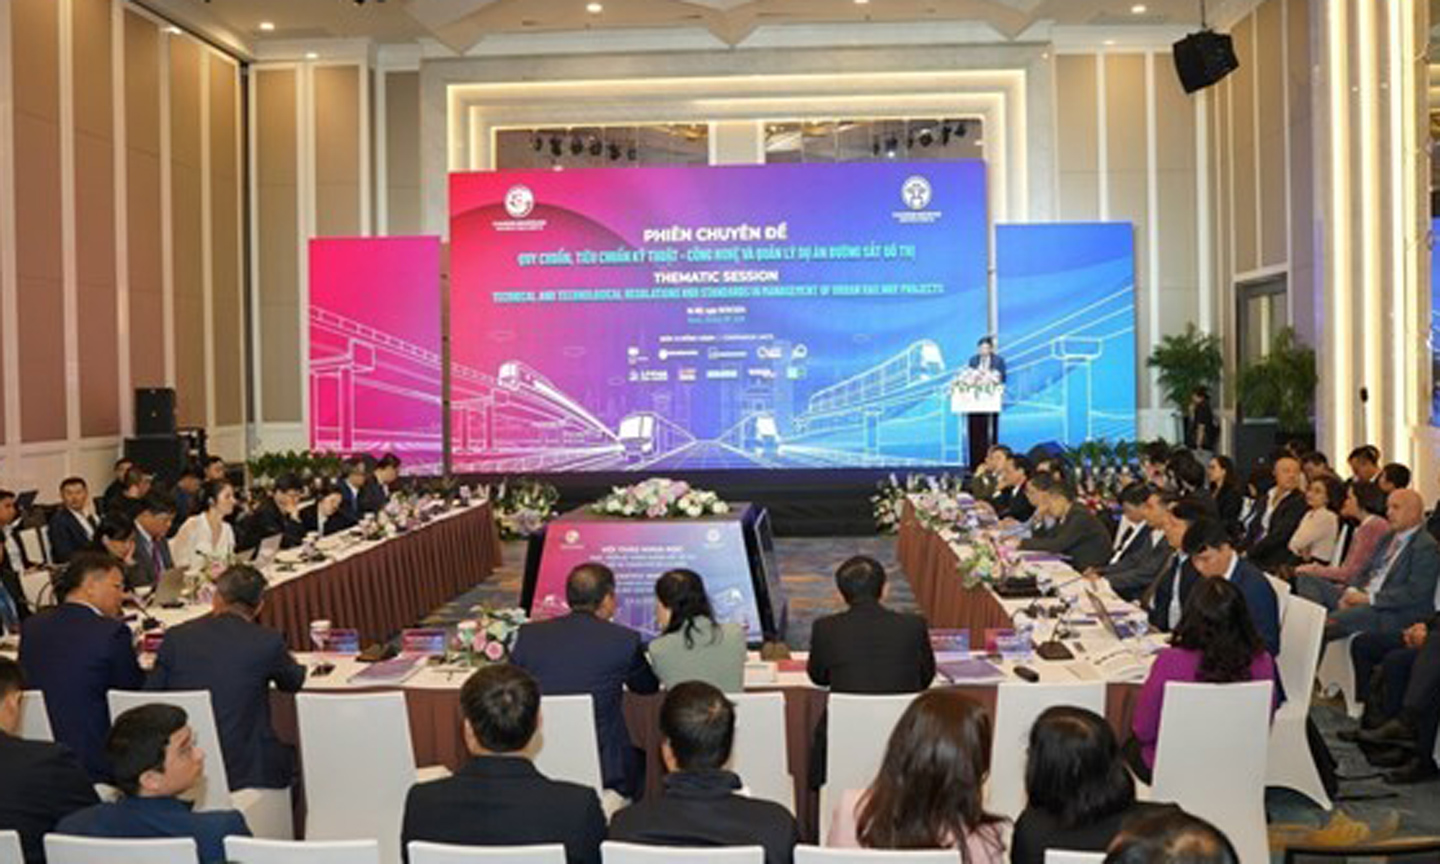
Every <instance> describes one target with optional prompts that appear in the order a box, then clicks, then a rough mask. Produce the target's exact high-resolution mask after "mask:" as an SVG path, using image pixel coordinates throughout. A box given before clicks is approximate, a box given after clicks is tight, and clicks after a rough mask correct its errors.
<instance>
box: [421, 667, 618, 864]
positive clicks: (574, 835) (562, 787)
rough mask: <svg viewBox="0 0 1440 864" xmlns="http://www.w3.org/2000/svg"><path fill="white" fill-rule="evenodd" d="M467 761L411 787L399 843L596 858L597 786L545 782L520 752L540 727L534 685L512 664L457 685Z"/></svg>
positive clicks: (580, 862) (576, 861) (601, 823)
mask: <svg viewBox="0 0 1440 864" xmlns="http://www.w3.org/2000/svg"><path fill="white" fill-rule="evenodd" d="M460 709H461V711H462V712H463V714H464V720H465V723H464V735H465V748H466V749H467V750H468V751H469V752H470V761H469V762H466V763H465V764H464V765H463V766H461V768H460V770H459V771H458V772H456V773H455V775H454V776H452V777H447V778H445V779H444V780H436V781H434V782H432V783H420V784H417V785H415V786H412V787H410V794H409V796H407V797H406V799H405V822H404V827H403V828H402V829H401V837H400V839H401V848H402V849H408V848H409V846H410V842H411V841H413V840H420V841H423V842H427V843H450V844H454V845H457V846H527V845H536V844H542V843H563V844H565V860H566V861H567V862H568V864H599V862H600V844H601V843H602V842H604V840H605V814H604V813H603V812H602V811H601V810H600V800H599V799H598V798H597V797H596V796H595V790H594V789H591V788H589V787H587V786H580V785H577V784H575V783H565V782H561V781H558V780H551V779H549V778H547V777H545V776H544V775H543V774H541V773H540V772H539V771H537V770H536V769H535V766H534V764H532V763H531V762H530V759H529V758H527V757H526V755H525V752H526V750H527V749H528V748H529V746H530V742H531V739H533V738H534V737H535V733H536V731H537V730H538V729H539V727H540V685H539V684H537V683H536V682H535V679H534V678H531V677H530V675H529V674H528V673H527V672H526V671H525V670H524V669H521V668H519V667H518V666H513V665H508V664H506V665H496V666H485V667H482V668H480V669H478V670H476V671H475V673H474V674H472V675H471V676H470V678H469V679H468V680H467V681H466V682H465V686H464V687H463V688H461V690H460Z"/></svg>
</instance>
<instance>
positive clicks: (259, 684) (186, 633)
mask: <svg viewBox="0 0 1440 864" xmlns="http://www.w3.org/2000/svg"><path fill="white" fill-rule="evenodd" d="M264 594H265V575H264V574H263V573H261V572H260V571H259V570H256V569H255V568H254V567H247V566H245V565H243V564H241V565H236V566H234V567H231V568H229V569H228V570H226V571H225V572H224V573H222V574H220V578H219V579H218V580H216V582H215V600H214V605H213V607H212V610H211V612H210V614H209V615H207V616H205V617H204V618H199V619H196V620H194V621H189V622H187V623H185V624H181V625H180V626H178V627H175V628H172V629H171V630H170V631H169V632H167V633H166V634H165V641H163V642H161V643H160V651H159V653H158V654H157V655H156V657H155V669H154V670H153V671H152V672H151V673H150V680H149V681H148V682H147V683H146V689H149V690H209V691H210V703H211V705H212V706H213V707H214V709H215V722H216V725H217V726H218V727H219V732H220V751H221V752H220V753H212V754H211V757H212V758H214V757H217V756H222V755H223V757H224V759H225V775H226V777H227V778H228V779H229V781H230V788H231V789H285V788H288V787H289V786H290V784H291V782H293V781H294V779H295V752H294V749H293V748H292V747H290V746H288V745H286V744H283V743H281V741H280V739H278V738H276V737H275V730H274V727H273V725H272V724H271V722H270V688H271V685H272V684H273V685H274V687H275V689H276V690H278V691H280V692H281V693H295V692H298V691H299V690H300V688H301V687H302V686H303V685H304V684H305V667H304V666H301V665H300V664H299V663H297V662H295V658H294V657H291V656H290V651H289V649H287V648H286V647H285V639H284V637H282V636H281V635H280V634H279V633H277V632H275V631H274V630H267V629H265V628H264V627H261V626H260V625H259V624H257V623H255V617H256V616H257V615H259V614H260V607H261V606H262V605H263V604H264Z"/></svg>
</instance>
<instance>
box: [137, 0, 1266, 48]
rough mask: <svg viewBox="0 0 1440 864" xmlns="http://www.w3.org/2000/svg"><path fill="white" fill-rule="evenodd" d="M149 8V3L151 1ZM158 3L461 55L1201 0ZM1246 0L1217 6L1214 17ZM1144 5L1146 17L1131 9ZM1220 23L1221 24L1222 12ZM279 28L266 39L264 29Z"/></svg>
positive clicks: (981, 21)
mask: <svg viewBox="0 0 1440 864" xmlns="http://www.w3.org/2000/svg"><path fill="white" fill-rule="evenodd" d="M142 2H145V0H142ZM601 2H602V3H603V5H604V10H603V11H602V12H601V13H599V14H592V13H590V12H588V11H586V4H587V0H367V2H364V3H363V4H360V3H356V2H355V0H149V2H148V3H147V5H153V6H155V7H157V8H159V9H160V10H161V11H163V12H165V13H167V14H172V15H174V16H175V17H177V18H178V19H180V20H181V21H183V22H184V23H186V24H189V25H191V26H201V27H204V26H205V25H207V24H208V25H211V26H214V27H219V28H223V29H224V30H228V31H229V32H230V33H232V34H233V35H234V36H236V37H238V38H239V39H241V40H243V41H245V42H246V43H248V44H250V45H251V46H254V45H256V44H260V43H263V42H264V41H267V40H271V39H276V40H286V41H292V42H293V41H295V40H311V39H313V40H321V39H370V40H373V41H375V42H377V43H381V44H404V43H414V42H417V41H419V40H422V39H433V40H435V41H437V42H439V43H441V44H443V45H445V46H447V47H449V48H450V49H451V50H454V51H456V52H459V53H464V52H465V51H468V50H469V49H470V48H472V47H474V46H476V45H477V44H479V43H481V42H482V41H483V40H485V39H486V38H487V37H495V36H505V35H514V34H523V33H567V32H568V33H575V32H586V31H596V30H636V29H641V30H653V29H679V28H689V29H693V28H704V29H705V30H708V31H709V32H710V33H711V34H713V35H714V36H715V37H716V38H718V39H720V40H722V41H723V42H725V43H726V44H729V45H739V44H741V43H742V42H744V41H745V39H746V38H747V37H748V36H749V35H750V34H751V33H752V32H753V31H754V30H755V29H757V28H759V27H767V26H784V25H804V24H847V23H855V24H863V23H867V22H869V23H886V24H894V23H910V24H914V23H923V22H927V21H934V22H945V23H961V22H963V23H969V24H978V25H984V26H986V27H988V28H989V29H991V30H993V31H994V32H995V33H996V35H997V36H998V37H1000V38H1005V39H1015V38H1017V37H1019V36H1020V35H1021V34H1023V33H1025V32H1026V31H1027V30H1029V29H1030V28H1032V27H1033V26H1035V25H1041V24H1053V25H1059V26H1078V27H1104V28H1108V29H1110V30H1114V31H1115V32H1116V33H1117V34H1118V33H1123V32H1124V30H1125V29H1126V28H1138V27H1157V26H1158V27H1192V26H1196V25H1198V23H1199V18H1200V16H1199V6H1200V3H1199V0H869V2H868V3H864V4H863V5H862V4H860V3H857V2H855V0H601ZM1236 2H1243V0H1211V2H1210V6H1211V9H1212V13H1213V12H1214V11H1215V10H1216V9H1220V10H1223V9H1224V7H1226V6H1227V5H1233V4H1234V3H1236ZM1136 3H1143V4H1144V5H1145V7H1146V11H1145V12H1144V13H1143V14H1135V13H1134V12H1132V11H1131V8H1132V6H1134V5H1135V4H1136ZM1212 17H1214V16H1213V15H1212ZM262 21H270V22H273V23H274V24H275V30H274V31H273V32H262V31H261V30H260V22H262Z"/></svg>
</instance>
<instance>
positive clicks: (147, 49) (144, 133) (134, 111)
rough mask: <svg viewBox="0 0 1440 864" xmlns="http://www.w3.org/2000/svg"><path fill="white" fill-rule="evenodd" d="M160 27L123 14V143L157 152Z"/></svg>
mask: <svg viewBox="0 0 1440 864" xmlns="http://www.w3.org/2000/svg"><path fill="white" fill-rule="evenodd" d="M160 73H161V69H160V29H159V28H158V27H156V26H155V24H154V23H153V22H151V21H149V20H148V19H146V18H143V17H141V16H139V15H137V14H135V13H134V12H126V13H125V146H126V147H127V148H129V149H131V150H139V151H141V152H144V153H154V154H155V155H157V156H158V155H160Z"/></svg>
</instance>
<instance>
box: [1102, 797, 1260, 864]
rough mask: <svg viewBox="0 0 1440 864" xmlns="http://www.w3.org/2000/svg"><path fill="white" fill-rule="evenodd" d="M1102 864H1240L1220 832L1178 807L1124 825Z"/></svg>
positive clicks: (1232, 847)
mask: <svg viewBox="0 0 1440 864" xmlns="http://www.w3.org/2000/svg"><path fill="white" fill-rule="evenodd" d="M1105 864H1240V856H1239V854H1238V853H1236V851H1235V847H1234V846H1232V845H1231V844H1230V839H1229V838H1228V837H1226V836H1225V835H1224V834H1222V833H1221V832H1220V829H1218V828H1216V827H1215V826H1214V825H1211V824H1210V823H1209V822H1206V821H1205V820H1204V819H1200V818H1198V817H1195V816H1191V815H1190V814H1189V813H1186V812H1185V811H1183V810H1181V809H1180V808H1178V807H1167V808H1165V809H1164V810H1161V811H1159V812H1156V813H1147V814H1145V815H1143V816H1141V817H1139V818H1136V819H1133V820H1130V821H1127V822H1126V823H1125V827H1124V829H1123V830H1121V832H1120V834H1119V836H1117V837H1116V838H1115V842H1113V843H1111V844H1110V850H1109V854H1107V855H1106V856H1105Z"/></svg>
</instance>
